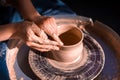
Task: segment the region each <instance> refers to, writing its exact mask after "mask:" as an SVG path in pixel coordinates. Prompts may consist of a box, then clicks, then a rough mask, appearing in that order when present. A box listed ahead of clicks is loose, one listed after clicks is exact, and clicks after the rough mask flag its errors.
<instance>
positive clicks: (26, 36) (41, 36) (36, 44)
mask: <svg viewBox="0 0 120 80" xmlns="http://www.w3.org/2000/svg"><path fill="white" fill-rule="evenodd" d="M16 27H17V30H16V32H15V33H14V34H13V35H12V37H11V38H13V39H21V40H22V41H23V42H25V43H26V44H27V45H28V46H29V47H31V48H33V49H36V50H39V51H50V50H59V47H58V45H59V44H58V43H57V42H56V41H51V40H49V39H48V37H47V35H46V34H45V33H44V31H43V30H42V29H40V28H39V27H38V26H37V25H36V24H35V23H33V22H29V21H23V22H20V23H18V24H17V26H16Z"/></svg>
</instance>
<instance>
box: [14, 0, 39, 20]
mask: <svg viewBox="0 0 120 80" xmlns="http://www.w3.org/2000/svg"><path fill="white" fill-rule="evenodd" d="M15 7H16V9H17V10H18V11H19V12H20V13H21V15H22V17H23V18H24V19H28V20H31V21H34V19H35V18H36V17H38V16H40V14H39V13H38V12H37V10H36V9H35V8H34V6H33V4H32V2H31V0H17V1H16V5H15Z"/></svg>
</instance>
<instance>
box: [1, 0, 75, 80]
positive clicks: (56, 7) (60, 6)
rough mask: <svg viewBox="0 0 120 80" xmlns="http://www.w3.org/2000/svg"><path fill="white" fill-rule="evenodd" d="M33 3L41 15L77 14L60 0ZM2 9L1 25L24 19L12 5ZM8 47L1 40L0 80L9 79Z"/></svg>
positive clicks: (41, 0) (36, 0) (37, 0)
mask: <svg viewBox="0 0 120 80" xmlns="http://www.w3.org/2000/svg"><path fill="white" fill-rule="evenodd" d="M32 3H33V5H34V6H35V8H36V9H37V11H38V12H39V13H40V14H41V15H47V16H51V15H63V14H64V15H65V14H66V15H76V14H75V13H74V12H73V11H72V10H71V9H70V8H69V7H68V6H67V5H66V4H64V3H63V2H62V1H60V0H32ZM0 11H1V12H0V25H1V24H7V23H11V22H19V21H22V20H23V19H22V17H21V16H20V14H19V13H18V11H16V10H15V9H14V8H13V7H11V6H7V7H5V6H1V5H0ZM6 49H7V45H6V43H5V42H0V80H9V75H8V70H7V67H6V59H5V57H6Z"/></svg>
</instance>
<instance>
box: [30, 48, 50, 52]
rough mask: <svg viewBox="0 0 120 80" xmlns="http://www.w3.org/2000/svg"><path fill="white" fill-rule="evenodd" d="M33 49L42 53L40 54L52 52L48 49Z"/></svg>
mask: <svg viewBox="0 0 120 80" xmlns="http://www.w3.org/2000/svg"><path fill="white" fill-rule="evenodd" d="M31 48H33V49H35V50H38V51H40V52H48V51H50V50H48V49H40V48H35V47H31Z"/></svg>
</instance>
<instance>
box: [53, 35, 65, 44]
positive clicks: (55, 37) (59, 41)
mask: <svg viewBox="0 0 120 80" xmlns="http://www.w3.org/2000/svg"><path fill="white" fill-rule="evenodd" d="M51 37H52V38H53V39H54V40H55V41H57V42H58V43H59V45H60V46H63V45H64V44H63V42H62V41H61V40H60V38H59V37H58V36H57V35H56V34H53V35H52V36H51Z"/></svg>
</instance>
